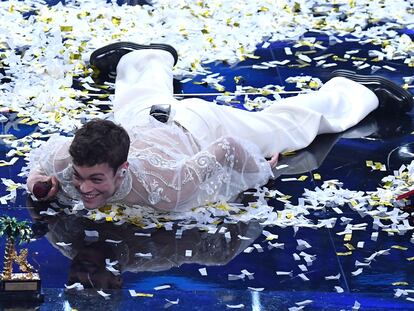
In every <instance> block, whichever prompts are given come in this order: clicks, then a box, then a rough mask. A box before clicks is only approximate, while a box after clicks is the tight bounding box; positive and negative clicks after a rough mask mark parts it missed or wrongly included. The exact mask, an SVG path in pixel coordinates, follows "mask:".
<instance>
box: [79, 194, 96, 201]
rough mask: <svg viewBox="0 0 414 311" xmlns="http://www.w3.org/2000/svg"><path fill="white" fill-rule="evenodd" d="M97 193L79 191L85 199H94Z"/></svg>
mask: <svg viewBox="0 0 414 311" xmlns="http://www.w3.org/2000/svg"><path fill="white" fill-rule="evenodd" d="M98 195H99V193H81V196H82V198H83V199H85V200H93V199H95V198H96V197H97V196H98Z"/></svg>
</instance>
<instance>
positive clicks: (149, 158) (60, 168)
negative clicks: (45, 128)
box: [29, 116, 272, 211]
mask: <svg viewBox="0 0 414 311" xmlns="http://www.w3.org/2000/svg"><path fill="white" fill-rule="evenodd" d="M137 123H138V124H139V125H134V126H132V127H127V126H124V127H125V128H126V130H127V131H128V133H129V135H130V138H131V148H130V152H129V157H128V162H129V168H128V173H127V174H126V177H125V178H124V180H123V182H122V185H121V186H120V188H119V189H118V190H117V191H116V192H115V193H114V195H113V196H112V198H111V199H110V200H109V202H108V203H123V204H128V205H141V206H150V207H153V208H156V209H159V210H165V211H182V210H188V209H191V208H193V207H198V206H202V205H205V204H208V203H213V202H217V201H220V200H226V201H227V200H230V199H231V198H232V197H234V196H235V195H237V194H239V193H240V192H242V191H244V190H246V189H249V188H254V187H257V186H260V185H263V184H265V183H266V182H267V181H268V179H269V178H270V177H271V176H272V171H271V168H270V165H269V164H268V163H267V161H266V160H265V159H264V157H263V156H262V155H261V154H260V151H259V149H258V148H256V146H254V145H252V144H250V143H248V142H246V141H242V140H240V139H237V138H235V137H222V138H220V139H218V140H217V141H215V142H213V143H210V144H208V143H206V142H203V141H198V140H196V139H195V138H194V137H192V135H191V134H190V133H188V132H187V131H186V130H184V129H183V128H182V127H180V126H179V125H177V124H175V123H171V124H164V123H160V122H158V121H157V120H155V119H154V118H152V117H150V116H148V117H147V118H145V120H144V121H142V120H141V121H140V122H137ZM71 140H72V138H70V137H64V136H59V135H55V136H52V137H51V138H50V139H49V140H48V141H47V142H46V143H45V144H43V145H42V146H41V147H40V148H38V149H36V150H33V151H32V153H31V156H30V161H29V168H30V169H31V170H33V169H37V170H40V171H41V172H43V173H45V174H46V175H48V176H51V175H55V176H56V177H57V178H58V180H59V182H60V187H61V191H59V193H58V200H59V201H61V202H62V203H66V204H67V203H69V202H68V200H69V201H72V200H75V201H80V196H79V194H78V192H77V190H76V189H75V187H74V186H73V185H72V175H73V169H72V161H71V157H70V155H69V152H68V150H69V146H70V143H71Z"/></svg>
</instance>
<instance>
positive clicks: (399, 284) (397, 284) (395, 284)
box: [392, 282, 408, 286]
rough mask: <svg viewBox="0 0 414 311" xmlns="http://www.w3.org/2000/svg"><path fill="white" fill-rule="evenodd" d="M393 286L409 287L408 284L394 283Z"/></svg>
mask: <svg viewBox="0 0 414 311" xmlns="http://www.w3.org/2000/svg"><path fill="white" fill-rule="evenodd" d="M392 285H393V286H407V285H408V283H407V282H394V283H392Z"/></svg>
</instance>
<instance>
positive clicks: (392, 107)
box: [330, 70, 414, 114]
mask: <svg viewBox="0 0 414 311" xmlns="http://www.w3.org/2000/svg"><path fill="white" fill-rule="evenodd" d="M334 77H343V78H347V79H350V80H352V81H355V82H358V83H360V84H362V85H363V86H365V87H367V88H369V89H370V90H371V91H373V92H374V93H375V95H377V97H378V100H379V107H378V109H379V110H381V111H384V112H387V113H392V114H401V113H406V112H409V111H411V109H412V108H413V105H414V100H413V94H411V93H410V92H408V91H406V90H404V89H403V88H402V87H401V86H399V85H397V84H396V83H394V82H392V81H391V80H389V79H386V78H384V77H381V76H368V75H358V74H356V73H355V72H353V71H350V70H335V71H333V72H332V74H331V75H330V78H334ZM351 91H352V90H351Z"/></svg>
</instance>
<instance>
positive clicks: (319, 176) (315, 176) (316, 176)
mask: <svg viewBox="0 0 414 311" xmlns="http://www.w3.org/2000/svg"><path fill="white" fill-rule="evenodd" d="M313 179H315V180H321V179H322V177H321V175H320V174H318V173H315V174H313Z"/></svg>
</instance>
